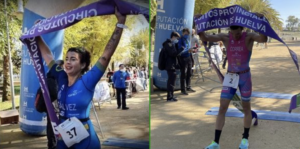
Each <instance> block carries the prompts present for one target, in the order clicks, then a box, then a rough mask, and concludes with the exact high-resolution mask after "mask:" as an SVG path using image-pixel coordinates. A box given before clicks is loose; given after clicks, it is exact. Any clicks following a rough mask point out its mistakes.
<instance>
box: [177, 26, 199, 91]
mask: <svg viewBox="0 0 300 149" xmlns="http://www.w3.org/2000/svg"><path fill="white" fill-rule="evenodd" d="M189 34H190V30H189V29H188V28H184V29H183V30H182V37H181V38H180V39H179V41H178V48H179V50H180V51H181V52H180V87H181V93H182V94H184V95H188V93H187V91H190V92H196V91H195V90H193V89H192V88H191V75H192V65H193V60H192V57H191V52H192V51H193V48H192V47H191V45H190V39H189Z"/></svg>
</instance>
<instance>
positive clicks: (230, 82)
mask: <svg viewBox="0 0 300 149" xmlns="http://www.w3.org/2000/svg"><path fill="white" fill-rule="evenodd" d="M239 78H240V77H239V75H238V74H236V73H226V75H225V77H224V81H223V86H227V87H232V88H235V89H237V87H238V85H239Z"/></svg>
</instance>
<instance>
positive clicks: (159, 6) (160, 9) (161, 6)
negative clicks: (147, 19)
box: [156, 0, 166, 13]
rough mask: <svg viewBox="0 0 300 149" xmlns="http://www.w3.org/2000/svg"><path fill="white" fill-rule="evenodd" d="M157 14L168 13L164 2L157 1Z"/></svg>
mask: <svg viewBox="0 0 300 149" xmlns="http://www.w3.org/2000/svg"><path fill="white" fill-rule="evenodd" d="M156 3H157V10H156V11H157V12H161V13H166V11H165V10H164V0H157V1H156Z"/></svg>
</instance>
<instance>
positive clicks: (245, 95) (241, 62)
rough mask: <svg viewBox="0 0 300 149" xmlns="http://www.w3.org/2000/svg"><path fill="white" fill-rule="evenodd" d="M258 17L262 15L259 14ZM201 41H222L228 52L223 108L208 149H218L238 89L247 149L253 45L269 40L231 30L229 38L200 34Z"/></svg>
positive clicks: (237, 28) (245, 148)
mask: <svg viewBox="0 0 300 149" xmlns="http://www.w3.org/2000/svg"><path fill="white" fill-rule="evenodd" d="M257 15H258V16H259V17H261V16H262V15H260V14H257ZM199 36H200V38H201V40H202V41H209V42H217V41H222V42H223V43H224V45H225V47H226V49H227V58H228V69H227V74H226V76H225V78H224V82H223V89H222V92H221V100H220V108H219V113H218V116H217V120H216V130H215V139H214V141H213V142H212V143H211V144H210V145H209V146H207V147H206V148H205V149H219V148H220V146H219V139H220V136H221V132H222V128H223V126H224V124H225V113H226V111H227V109H228V106H229V103H230V100H231V99H232V98H233V95H234V94H235V93H236V90H237V87H239V89H240V92H241V96H242V106H243V110H244V114H245V116H244V133H243V137H242V141H241V144H240V146H239V148H240V149H248V146H249V143H248V137H249V129H250V125H251V121H252V115H251V104H250V97H251V93H252V82H251V73H250V67H249V62H250V58H251V54H252V47H253V43H254V41H256V42H266V41H267V36H265V35H263V34H258V33H247V32H243V27H241V26H230V32H229V33H228V34H224V33H220V34H217V35H207V34H205V33H204V32H200V33H199Z"/></svg>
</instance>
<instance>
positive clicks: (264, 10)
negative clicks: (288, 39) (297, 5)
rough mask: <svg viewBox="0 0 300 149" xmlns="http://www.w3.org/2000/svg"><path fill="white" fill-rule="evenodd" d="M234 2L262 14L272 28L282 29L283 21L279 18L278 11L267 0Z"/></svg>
mask: <svg viewBox="0 0 300 149" xmlns="http://www.w3.org/2000/svg"><path fill="white" fill-rule="evenodd" d="M236 4H238V5H240V6H242V7H243V8H244V9H246V10H248V11H251V12H257V13H261V14H263V15H264V16H265V17H266V18H267V19H268V21H269V22H270V25H271V26H272V28H274V29H276V30H282V25H283V23H282V21H281V20H280V18H279V13H278V12H277V11H276V10H275V9H273V8H272V7H271V4H270V2H269V1H268V0H241V1H237V2H236Z"/></svg>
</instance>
